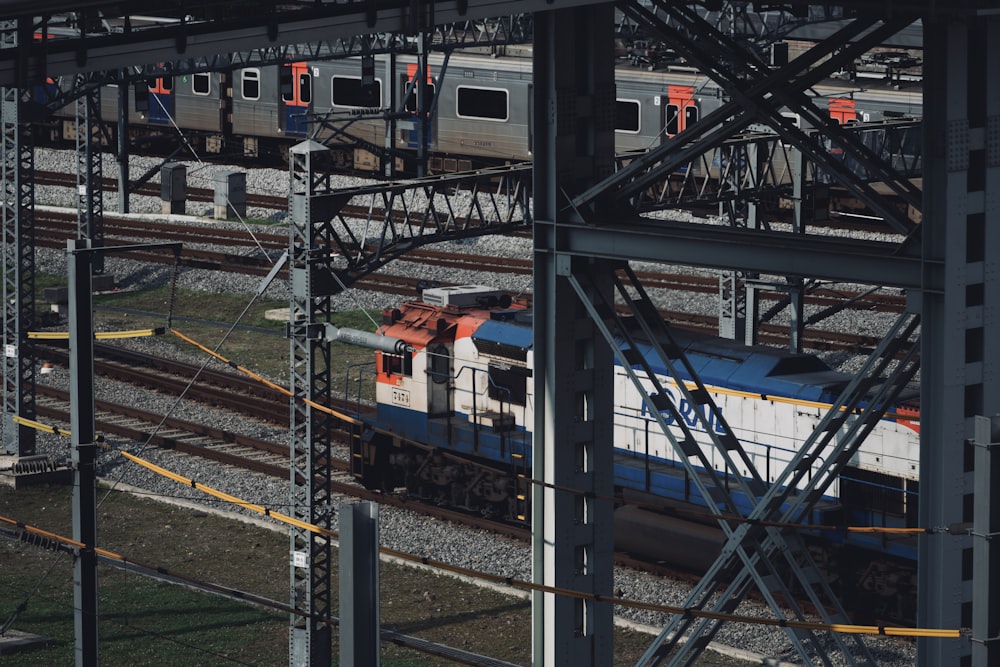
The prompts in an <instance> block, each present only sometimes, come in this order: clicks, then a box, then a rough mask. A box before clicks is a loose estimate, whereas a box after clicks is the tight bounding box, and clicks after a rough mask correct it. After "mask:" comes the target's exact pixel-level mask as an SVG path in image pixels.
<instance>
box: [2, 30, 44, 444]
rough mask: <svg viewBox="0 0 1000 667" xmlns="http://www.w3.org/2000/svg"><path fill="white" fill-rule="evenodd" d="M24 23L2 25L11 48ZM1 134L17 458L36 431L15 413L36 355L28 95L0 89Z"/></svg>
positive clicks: (28, 414)
mask: <svg viewBox="0 0 1000 667" xmlns="http://www.w3.org/2000/svg"><path fill="white" fill-rule="evenodd" d="M21 26H22V24H21V23H19V22H17V21H5V22H3V23H2V24H0V40H2V45H3V47H4V48H14V47H16V46H17V44H18V41H19V40H24V39H28V40H30V39H31V34H30V32H29V33H28V34H27V35H24V34H22V33H24V32H25V31H24V30H23V29H22V27H21ZM0 96H2V100H0V105H2V108H0V124H2V128H0V132H2V134H3V147H2V151H0V160H2V161H3V202H2V203H0V206H3V229H4V234H3V257H4V266H3V272H4V279H3V313H4V340H3V343H4V373H3V375H4V394H3V395H4V414H3V437H4V449H5V450H6V451H7V452H8V453H11V454H17V455H18V456H21V457H24V456H32V455H34V454H35V431H34V429H31V428H28V427H25V426H18V425H16V424H15V423H14V422H13V421H12V418H13V417H14V416H15V415H20V416H22V417H25V418H28V419H32V418H34V416H35V355H34V350H33V348H32V346H31V345H29V344H28V330H29V329H30V328H31V325H32V322H33V321H34V314H35V236H34V215H35V180H34V178H35V171H34V166H35V165H34V162H35V153H34V145H33V140H32V132H31V125H29V124H28V123H27V122H23V118H22V116H23V115H24V106H25V104H26V102H27V95H26V93H24V92H22V91H21V90H20V89H19V88H17V87H4V88H2V89H0Z"/></svg>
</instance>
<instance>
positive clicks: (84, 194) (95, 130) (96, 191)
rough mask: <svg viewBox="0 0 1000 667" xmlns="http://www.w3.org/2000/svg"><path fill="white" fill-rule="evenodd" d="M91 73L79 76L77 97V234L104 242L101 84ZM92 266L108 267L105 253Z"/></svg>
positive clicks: (97, 269) (95, 243)
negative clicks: (98, 84) (97, 83)
mask: <svg viewBox="0 0 1000 667" xmlns="http://www.w3.org/2000/svg"><path fill="white" fill-rule="evenodd" d="M92 78H93V77H91V76H90V75H87V74H79V75H77V77H76V85H77V88H79V89H81V90H83V91H84V92H83V94H82V95H81V96H80V97H78V98H77V100H76V188H77V204H76V207H77V238H81V239H90V240H91V242H92V243H93V247H95V248H100V247H102V246H103V245H104V184H103V179H104V167H103V159H102V151H101V123H102V121H101V88H100V86H97V85H94V84H93V83H92V82H91V79H92ZM90 261H91V267H92V268H93V270H94V271H95V272H96V273H103V271H104V257H103V256H102V255H100V254H97V255H95V256H94V258H93V259H92V260H90Z"/></svg>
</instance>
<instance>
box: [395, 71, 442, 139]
mask: <svg viewBox="0 0 1000 667" xmlns="http://www.w3.org/2000/svg"><path fill="white" fill-rule="evenodd" d="M411 81H412V82H413V88H412V89H411V90H410V94H409V96H408V97H407V98H406V103H405V105H404V107H405V109H406V110H407V111H408V112H409V113H410V115H411V116H412V117H413V120H414V121H416V120H417V115H418V113H419V111H420V106H421V105H420V103H419V101H418V99H417V88H419V86H418V85H417V64H416V63H408V64H407V65H406V79H405V80H404V81H403V93H406V87H407V86H408V85H410V82H411ZM424 89H425V90H426V91H427V101H426V103H425V104H423V105H422V106H423V108H424V109H430V108H431V107H432V106H433V104H434V95H435V93H436V92H437V90H436V88H435V86H434V77H433V76H431V68H430V67H428V68H427V85H426V86H425V88H424ZM415 127H416V126H415V125H414V128H415ZM401 136H402V137H403V141H405V142H406V145H407V146H408V147H409V148H416V147H417V133H416V131H415V130H411V131H407V130H403V132H402V135H401ZM433 142H434V118H433V117H432V118H431V122H430V123H428V125H427V140H426V142H425V143H426V144H427V145H428V146H430V145H432V144H433Z"/></svg>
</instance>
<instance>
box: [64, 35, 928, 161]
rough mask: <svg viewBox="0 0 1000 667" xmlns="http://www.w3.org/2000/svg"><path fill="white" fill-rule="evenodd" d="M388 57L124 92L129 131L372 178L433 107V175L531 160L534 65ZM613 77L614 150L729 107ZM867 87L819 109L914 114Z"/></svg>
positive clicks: (648, 141)
mask: <svg viewBox="0 0 1000 667" xmlns="http://www.w3.org/2000/svg"><path fill="white" fill-rule="evenodd" d="M384 58H385V56H378V57H376V59H375V61H374V63H371V62H369V63H366V64H364V65H363V63H362V59H361V58H345V59H339V60H328V61H316V62H306V61H300V62H289V63H287V64H284V65H281V66H278V65H273V66H265V67H248V68H243V69H236V70H233V71H230V72H213V73H201V74H193V75H184V76H176V77H161V78H157V79H153V80H151V81H148V82H142V83H140V84H138V85H137V86H135V87H133V88H130V90H129V91H128V105H129V109H130V114H129V122H130V126H131V127H130V132H131V133H132V134H133V135H135V136H140V135H143V134H146V133H149V132H150V131H152V130H156V129H167V130H170V131H171V132H174V131H176V130H175V129H174V128H175V127H176V128H177V129H180V130H182V131H184V132H185V133H186V134H187V135H188V140H189V141H190V142H191V144H192V145H193V146H195V147H197V148H200V149H202V150H204V151H206V152H209V153H222V152H226V153H230V154H232V153H234V152H235V153H242V154H245V155H247V156H265V155H269V154H287V150H288V148H289V147H290V146H291V145H294V144H295V143H297V142H299V141H301V140H302V139H304V138H306V137H311V138H315V139H318V140H320V141H323V142H324V143H327V144H328V145H330V146H331V147H332V148H333V149H334V152H335V155H336V157H337V159H338V162H339V164H340V166H342V167H346V168H352V169H357V170H369V171H375V170H377V169H378V168H379V164H378V159H377V158H376V155H378V154H379V153H381V152H382V150H383V149H384V147H385V146H386V143H387V141H386V132H387V130H386V127H387V120H388V119H390V118H391V119H392V120H393V122H394V123H395V131H394V133H393V136H392V141H393V143H394V145H395V147H396V149H397V150H398V155H399V156H400V157H399V158H398V159H399V162H400V166H402V165H403V163H406V162H412V159H411V158H412V156H413V154H414V151H415V149H416V147H417V145H418V140H419V134H418V122H419V121H420V119H421V116H420V115H419V113H418V110H420V109H429V110H430V113H429V114H428V117H427V135H428V137H427V138H428V141H427V144H428V149H429V154H430V156H431V157H430V160H431V161H430V168H431V171H432V172H440V171H460V170H466V169H470V168H473V167H479V166H487V165H492V164H502V163H504V162H512V161H523V160H527V159H530V157H531V141H532V130H533V128H532V127H531V100H532V95H531V91H532V65H531V59H530V58H526V57H496V58H494V57H489V56H485V55H476V54H466V53H453V54H452V55H451V56H450V57H448V58H447V59H445V58H444V57H443V56H441V55H440V54H432V55H431V56H430V58H429V60H430V62H429V66H428V70H429V71H428V73H427V81H426V86H424V87H420V86H416V85H415V84H416V83H417V81H416V72H417V64H416V62H415V61H414V57H413V56H407V55H399V56H397V58H396V65H395V69H394V71H393V72H389V73H387V71H386V65H385V61H384ZM616 79H617V93H616V110H615V123H616V130H615V133H616V148H617V150H618V151H619V152H620V151H625V150H633V149H643V148H649V147H651V146H654V145H656V144H657V143H659V142H661V141H663V140H664V139H665V138H667V137H670V136H673V135H674V134H677V133H678V132H680V131H682V130H684V129H685V128H686V127H688V126H690V125H692V124H694V123H697V122H698V121H699V119H700V118H702V117H703V116H705V115H706V114H707V113H709V112H711V111H712V110H713V109H715V108H717V107H718V106H719V105H720V104H721V103H722V102H723V101H724V93H723V91H722V90H721V89H719V88H718V87H717V86H716V85H715V84H714V83H713V82H712V81H711V80H710V79H709V78H707V77H705V76H703V75H701V74H699V73H697V72H696V71H694V70H693V69H691V68H689V67H683V66H677V65H667V66H663V67H662V68H660V69H656V70H654V71H648V70H647V69H645V68H636V67H631V66H628V65H627V64H624V63H623V64H622V65H621V66H619V67H618V69H617V77H616ZM865 86H866V87H865V88H860V87H858V85H857V84H856V83H855V82H852V81H849V80H831V81H829V82H828V83H826V84H824V85H821V86H816V87H815V89H814V90H815V91H816V94H817V96H818V97H817V104H818V105H819V106H820V107H822V108H827V109H829V113H830V115H831V117H832V118H834V119H835V120H836V121H837V122H840V123H851V122H854V121H874V120H879V119H882V118H884V117H891V116H905V117H918V116H920V110H921V103H922V94H921V91H920V88H919V87H918V86H914V87H911V88H903V89H899V90H895V89H893V88H892V87H886V86H879V85H878V84H872V83H866V84H865ZM421 91H423V92H421ZM419 96H426V97H427V98H428V99H427V100H426V101H423V100H421V99H419ZM117 98H118V91H117V88H116V87H115V86H109V87H107V88H106V89H105V90H104V93H103V95H102V115H103V117H104V119H105V120H107V121H113V120H114V119H116V118H117ZM73 112H74V109H73V107H72V105H70V106H69V107H66V108H65V109H63V110H62V113H61V116H62V117H63V128H62V135H63V138H65V139H72V138H73V137H75V134H74V125H73V123H74V121H73V117H72V114H73Z"/></svg>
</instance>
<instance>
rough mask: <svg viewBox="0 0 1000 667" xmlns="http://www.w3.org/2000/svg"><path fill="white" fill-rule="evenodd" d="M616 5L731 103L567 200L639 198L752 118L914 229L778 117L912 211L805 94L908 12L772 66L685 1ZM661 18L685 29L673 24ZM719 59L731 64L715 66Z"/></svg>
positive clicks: (871, 21) (866, 23)
mask: <svg viewBox="0 0 1000 667" xmlns="http://www.w3.org/2000/svg"><path fill="white" fill-rule="evenodd" d="M620 9H621V10H622V11H624V12H626V13H627V14H629V15H632V16H634V17H636V18H637V20H642V21H643V22H645V23H646V24H647V25H649V26H651V27H652V28H654V29H656V30H657V31H658V32H660V33H662V34H663V35H664V36H666V37H667V38H668V39H669V40H670V43H671V44H672V45H674V46H675V47H676V48H677V49H678V51H679V52H681V53H682V54H683V55H684V56H685V57H686V58H687V59H688V60H689V61H690V62H691V63H692V64H694V65H695V66H696V67H698V68H699V70H701V71H702V72H704V73H705V74H706V75H707V76H709V77H711V78H712V79H713V80H715V81H716V82H717V83H718V84H719V85H720V86H722V87H723V88H724V89H725V90H726V92H727V93H728V95H729V98H730V100H731V101H730V102H728V103H726V104H724V105H722V106H721V107H719V108H718V109H717V110H715V111H713V112H712V113H710V114H708V115H707V116H705V117H704V118H702V119H701V120H700V121H699V122H698V123H695V124H694V125H692V126H691V127H689V128H687V129H686V130H685V131H683V132H681V133H679V134H678V135H676V136H675V137H673V138H670V139H668V140H666V141H665V142H664V143H663V144H662V145H660V146H658V147H656V148H654V149H652V150H650V151H649V152H647V153H646V154H645V155H643V156H641V157H638V158H636V159H635V160H633V161H632V162H631V163H630V164H629V165H628V166H627V167H626V168H625V169H622V170H621V171H620V172H619V173H618V174H616V176H615V177H614V178H613V179H608V180H607V181H605V182H603V183H601V184H598V185H597V186H595V187H594V188H592V189H591V190H589V191H588V192H585V193H583V194H582V195H581V196H579V197H577V198H576V199H575V200H574V202H573V204H574V206H575V207H577V208H578V209H586V207H587V206H588V204H589V203H590V202H591V201H592V200H593V199H595V198H596V197H598V196H601V197H602V198H603V197H608V196H613V197H614V198H616V199H617V200H620V201H627V200H630V199H633V198H635V197H638V196H641V193H642V192H643V191H644V190H645V189H646V188H647V187H649V186H650V185H651V184H653V183H656V182H660V181H662V177H663V174H669V173H672V172H675V171H677V170H679V169H680V168H682V167H683V166H684V165H686V164H688V163H689V162H691V161H692V160H694V159H696V158H697V157H698V156H699V155H701V154H702V153H704V152H705V151H706V150H708V149H709V148H710V147H713V146H717V145H720V144H722V143H723V142H724V141H726V140H727V139H729V138H730V137H732V136H735V135H737V134H739V133H740V132H742V131H744V130H746V129H748V128H749V127H750V126H751V124H752V123H755V122H761V123H764V124H766V125H768V126H769V127H771V128H772V129H773V130H774V131H775V132H777V134H778V136H779V137H780V138H781V140H782V141H783V142H785V143H788V144H791V145H793V146H795V147H796V148H797V149H798V150H800V151H801V152H802V153H803V154H804V155H805V156H806V157H807V158H808V159H809V160H811V161H814V162H817V163H822V164H823V165H824V166H825V167H826V170H827V172H828V173H829V176H830V178H831V179H832V181H833V182H835V183H837V184H838V185H841V186H843V187H844V188H846V189H847V190H848V191H849V192H850V193H851V194H852V195H854V196H855V197H857V198H858V199H860V200H861V201H863V202H864V203H865V204H866V205H867V206H868V207H869V208H870V209H871V210H872V211H873V212H874V214H875V215H878V216H881V217H883V218H884V219H885V220H886V222H887V223H888V224H889V225H891V226H892V227H893V228H894V229H896V230H897V231H898V232H900V233H902V234H909V233H911V232H912V231H913V230H914V229H915V227H916V225H915V224H914V223H913V222H911V221H910V220H909V219H907V218H906V217H905V216H904V215H901V214H900V212H899V211H898V210H897V209H895V208H894V207H892V206H891V205H889V204H888V203H887V202H886V201H885V198H884V197H882V196H881V195H879V193H878V192H876V190H875V189H874V188H873V187H872V186H871V185H869V184H868V183H867V181H859V179H858V178H857V177H856V176H855V175H854V174H853V173H852V172H851V170H850V169H849V168H848V167H847V166H846V165H845V164H843V163H838V162H836V161H832V160H830V159H829V155H828V150H827V146H826V144H825V143H823V142H820V141H818V140H817V139H816V138H810V136H809V135H808V134H806V132H805V131H804V130H802V129H800V128H798V127H796V126H795V124H794V123H793V122H792V121H791V119H789V118H786V117H784V116H782V115H781V111H782V108H784V109H787V110H789V111H791V112H793V113H797V114H798V115H799V117H800V118H802V119H804V120H805V122H806V123H808V124H809V126H811V127H814V128H817V129H820V130H821V131H822V135H823V136H824V137H825V138H826V139H825V140H828V141H832V142H833V143H834V144H835V145H837V146H839V147H841V148H842V150H843V151H844V153H845V155H847V156H849V158H850V159H851V160H852V161H854V163H856V164H859V165H861V166H863V168H864V169H865V170H866V171H867V173H868V174H869V175H870V176H871V178H872V179H873V180H877V181H879V182H881V183H882V184H883V185H884V186H885V187H887V188H888V189H889V191H891V192H892V193H893V194H894V195H896V196H898V197H900V198H901V199H902V200H903V201H905V202H906V203H907V204H908V205H911V206H914V207H915V208H916V209H917V210H919V207H920V193H919V191H918V190H917V189H916V188H915V187H914V186H913V185H912V184H911V183H910V182H909V180H908V179H904V178H901V177H900V176H899V175H898V174H896V173H895V172H894V171H893V170H892V169H889V168H887V167H886V166H885V165H883V164H882V163H881V161H880V159H879V157H878V155H876V154H875V153H874V151H872V150H871V149H869V148H868V147H867V146H865V145H864V143H863V142H861V141H858V140H857V139H856V138H852V136H851V135H850V133H849V132H847V131H845V130H844V129H843V128H841V127H840V126H838V125H837V124H836V123H834V122H833V121H831V120H830V119H829V117H828V116H827V114H826V113H825V112H824V111H822V110H820V109H819V108H818V107H817V106H816V105H815V104H813V102H812V100H811V98H810V97H809V96H808V95H807V94H806V93H805V91H806V90H808V88H809V87H811V86H813V85H815V84H817V83H819V82H820V81H822V79H823V78H824V77H826V76H828V75H829V74H831V73H832V72H834V71H836V70H837V69H838V68H839V66H840V63H841V62H843V61H845V60H849V59H853V58H854V57H856V56H859V55H860V54H862V53H865V52H867V51H869V50H870V49H871V48H872V47H873V46H876V45H878V44H879V43H880V42H881V41H883V40H885V39H887V38H888V37H889V36H890V35H892V34H893V33H895V32H897V31H898V30H900V29H901V28H903V27H905V26H906V25H908V24H909V23H910V22H912V17H911V18H909V19H907V18H896V19H895V20H888V21H886V22H884V23H881V24H879V21H878V20H877V19H875V18H867V19H860V18H859V19H856V20H855V21H852V22H850V23H849V24H847V25H846V26H844V27H843V28H842V29H840V30H838V31H837V32H836V33H835V34H834V35H832V36H831V37H830V38H828V39H827V40H824V41H823V42H821V43H819V44H817V45H816V46H815V47H814V48H812V49H810V50H809V51H807V52H805V53H804V54H803V55H801V56H800V57H798V58H796V59H795V60H793V61H792V62H791V63H789V64H788V65H786V66H784V67H781V68H777V69H774V68H770V67H768V66H767V65H766V64H765V63H763V62H761V61H760V60H758V59H756V58H754V57H753V56H748V55H747V54H746V52H745V51H743V50H741V48H740V47H739V45H738V44H736V43H735V42H733V41H732V40H731V39H730V38H729V37H727V36H726V35H723V34H720V33H719V32H718V31H715V30H713V29H712V28H711V26H709V25H707V24H706V23H704V22H703V21H700V20H699V19H698V18H697V16H696V15H694V14H693V13H689V12H688V11H687V8H686V7H685V6H680V5H667V4H666V3H664V2H660V1H659V0H656V1H655V2H654V3H653V4H652V5H651V9H647V8H646V7H644V6H640V5H638V4H635V3H628V4H622V5H620ZM666 17H669V18H672V19H674V21H675V22H677V23H680V24H682V25H684V26H685V29H684V30H679V29H677V28H674V27H673V26H672V25H670V23H669V22H668V21H667V18H666ZM845 45H846V46H845ZM720 59H722V60H725V61H726V62H727V63H728V65H729V66H730V67H731V68H732V69H729V68H723V67H721V66H720V65H719V64H718V63H719V60H720Z"/></svg>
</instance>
